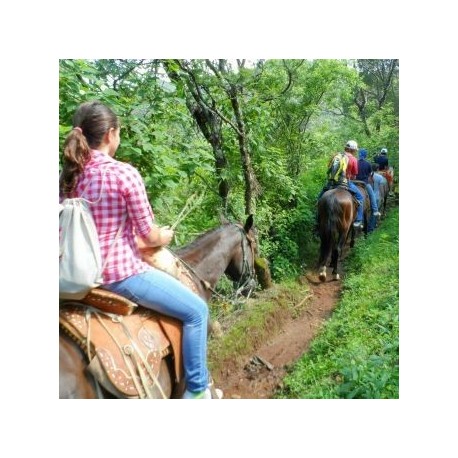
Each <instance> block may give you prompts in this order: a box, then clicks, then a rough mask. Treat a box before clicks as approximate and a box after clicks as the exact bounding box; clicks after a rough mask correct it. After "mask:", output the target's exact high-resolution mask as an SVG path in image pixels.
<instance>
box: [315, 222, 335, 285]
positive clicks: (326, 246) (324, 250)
mask: <svg viewBox="0 0 458 458" xmlns="http://www.w3.org/2000/svg"><path fill="white" fill-rule="evenodd" d="M320 239H321V243H320V259H319V261H318V266H319V268H318V278H319V279H320V281H323V282H324V281H326V261H327V260H328V258H329V255H330V254H331V247H332V236H331V233H330V231H329V230H326V231H325V232H322V230H321V229H320Z"/></svg>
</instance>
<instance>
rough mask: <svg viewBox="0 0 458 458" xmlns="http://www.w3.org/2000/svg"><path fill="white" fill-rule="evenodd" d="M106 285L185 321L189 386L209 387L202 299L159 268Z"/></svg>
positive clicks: (185, 362) (206, 314) (158, 310)
mask: <svg viewBox="0 0 458 458" xmlns="http://www.w3.org/2000/svg"><path fill="white" fill-rule="evenodd" d="M103 288H105V289H107V290H109V291H113V292H114V293H117V294H119V295H121V296H124V297H126V298H127V299H129V300H131V301H132V302H136V303H137V304H139V305H142V306H143V307H146V308H148V309H151V310H154V311H156V312H159V313H162V314H164V315H168V316H171V317H173V318H177V319H178V320H180V321H182V322H183V366H184V373H185V380H186V388H187V389H188V390H189V391H203V390H205V389H206V388H207V385H208V369H207V323H208V306H207V304H206V302H205V301H204V300H203V299H201V298H200V297H199V296H198V295H197V294H194V293H193V292H192V291H191V290H190V289H188V288H187V287H186V286H184V285H183V284H182V283H180V282H179V281H178V280H177V279H175V278H173V277H172V276H171V275H169V274H166V273H165V272H162V271H161V270H158V269H151V270H148V271H146V272H142V273H140V274H136V275H132V276H130V277H128V278H126V279H124V280H121V281H118V282H115V283H110V284H107V285H103Z"/></svg>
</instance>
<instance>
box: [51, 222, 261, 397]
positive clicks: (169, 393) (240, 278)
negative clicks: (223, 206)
mask: <svg viewBox="0 0 458 458" xmlns="http://www.w3.org/2000/svg"><path fill="white" fill-rule="evenodd" d="M256 253H257V248H256V245H255V236H254V229H253V217H252V215H250V216H249V217H248V219H247V220H246V223H245V225H244V226H242V225H241V224H231V223H227V224H224V225H222V226H220V227H218V228H215V229H212V230H210V231H208V232H206V233H204V234H203V235H201V236H200V237H198V238H197V239H196V240H195V241H194V242H192V243H191V244H189V245H188V246H185V247H183V248H181V249H179V250H177V251H176V255H177V257H178V258H179V259H181V260H182V261H183V263H184V266H186V268H187V276H188V278H190V279H192V282H193V285H191V286H192V289H194V291H196V292H197V294H199V295H200V296H201V297H202V298H203V299H204V300H205V301H207V302H208V300H209V299H210V297H211V295H212V292H213V291H214V287H215V285H216V283H217V282H218V280H219V279H220V278H221V277H222V276H223V275H224V274H227V275H228V277H230V278H231V279H232V280H233V281H234V282H236V288H237V290H238V291H239V292H242V293H245V294H247V292H249V291H251V290H252V289H253V288H254V286H255V285H256V281H255V275H256V274H255V269H254V261H255V255H256ZM188 286H190V285H188ZM134 305H135V304H134ZM77 307H78V308H79V309H82V310H85V308H87V306H86V305H84V304H83V303H80V304H79V305H78V306H77ZM89 309H90V308H89ZM61 310H62V309H61ZM67 313H69V314H71V313H72V309H71V308H70V311H69V312H67ZM86 313H87V312H86ZM142 313H149V311H145V309H143V308H142V307H139V308H138V310H136V311H134V313H132V315H130V316H122V317H121V318H122V320H121V319H120V318H119V317H118V318H116V316H115V317H114V318H113V316H112V315H109V316H108V317H102V316H101V315H100V314H98V313H95V314H94V316H95V318H97V320H98V322H99V323H100V325H101V326H104V327H105V326H106V324H104V323H107V322H108V321H110V320H115V319H116V320H118V321H123V322H124V323H125V325H126V326H127V324H129V323H130V322H131V321H132V320H133V319H134V318H135V319H137V320H138V319H139V318H138V316H139V315H140V323H144V322H143V321H141V320H143V318H142V317H143V315H142ZM157 315H159V314H157ZM162 318H163V320H164V322H165V323H167V320H171V321H173V320H172V319H170V318H168V317H163V316H162ZM97 320H95V319H94V322H96V323H97ZM104 320H105V321H104ZM81 321H84V315H83V319H82V320H81ZM83 324H84V323H83ZM161 324H162V322H161ZM123 326H124V325H123ZM141 326H142V329H143V328H144V326H143V325H141ZM155 326H157V335H156V336H153V340H154V341H157V342H159V343H160V344H161V345H160V347H158V348H159V351H155V352H154V355H153V354H152V353H153V352H149V353H148V352H147V353H148V358H149V357H150V356H151V358H153V359H154V358H156V361H155V363H156V367H155V371H156V372H155V373H153V374H152V373H151V368H146V369H147V372H148V374H149V375H151V377H152V379H153V380H154V382H155V383H154V386H153V387H152V388H151V389H150V390H149V392H148V393H147V396H145V395H143V396H140V397H152V398H157V397H164V398H170V397H180V395H181V392H182V389H183V380H181V382H180V381H179V378H178V377H177V372H178V369H177V364H176V361H177V359H178V358H176V356H177V355H174V354H173V351H174V348H176V347H173V346H172V344H171V342H169V340H167V336H166V335H164V332H163V329H164V328H163V327H162V328H161V326H159V325H156V324H155ZM60 331H62V328H60ZM140 331H141V330H140ZM140 331H139V333H140ZM149 336H150V337H149V338H150V340H151V333H150V334H149ZM145 340H148V339H145ZM178 345H179V344H178ZM125 347H126V345H124V347H123V348H125ZM133 347H134V349H135V344H134V345H133ZM88 353H89V354H91V353H92V355H91V356H94V353H93V352H91V351H90V348H85V346H84V339H83V341H80V342H78V344H77V343H75V342H74V340H72V339H71V338H69V337H68V336H67V335H66V334H65V333H64V332H60V333H59V397H60V398H73V399H75V398H103V397H133V398H134V397H139V396H137V395H132V396H128V395H125V396H119V393H118V392H116V391H115V392H113V391H111V392H110V390H109V389H108V391H107V390H106V389H107V385H105V384H102V386H103V387H104V388H101V387H100V385H99V383H96V382H95V379H94V377H93V376H92V375H91V373H93V372H92V369H91V366H93V365H94V364H93V363H94V362H96V361H95V360H97V359H98V358H96V357H93V358H92V359H91V361H90V362H89V361H88ZM150 353H151V354H150ZM123 357H124V359H126V358H125V356H123ZM147 361H148V362H149V359H148V360H147ZM88 367H89V370H90V371H91V373H90V371H89V370H88ZM144 367H145V366H144ZM118 372H122V371H119V370H118ZM118 375H119V374H118ZM131 375H132V374H131ZM122 376H123V377H125V378H129V377H128V376H126V374H125V373H123V374H122ZM130 378H131V379H137V378H141V374H140V377H136V376H134V375H132V377H130ZM99 381H100V380H99ZM134 382H135V383H137V384H138V381H135V380H134ZM179 382H180V383H179ZM138 392H140V390H139V391H138ZM143 394H144V393H143Z"/></svg>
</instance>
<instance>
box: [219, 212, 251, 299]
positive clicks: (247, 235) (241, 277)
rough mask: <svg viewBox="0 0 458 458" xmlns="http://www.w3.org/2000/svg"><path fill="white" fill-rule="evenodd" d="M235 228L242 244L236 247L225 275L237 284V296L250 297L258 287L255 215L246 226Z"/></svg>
mask: <svg viewBox="0 0 458 458" xmlns="http://www.w3.org/2000/svg"><path fill="white" fill-rule="evenodd" d="M235 226H236V227H237V229H238V230H239V232H240V242H239V243H237V245H236V246H235V249H234V251H233V255H232V258H231V260H230V262H229V264H228V266H227V269H226V272H225V273H226V275H227V276H228V277H229V278H230V279H231V280H232V281H233V282H234V283H235V284H236V288H237V292H236V294H243V295H244V296H249V295H250V294H251V292H252V291H253V290H254V288H255V287H256V272H255V268H254V262H255V259H256V255H257V252H258V249H257V245H256V237H255V234H254V227H253V215H250V216H249V217H248V218H247V220H246V222H245V225H244V226H242V225H241V224H235Z"/></svg>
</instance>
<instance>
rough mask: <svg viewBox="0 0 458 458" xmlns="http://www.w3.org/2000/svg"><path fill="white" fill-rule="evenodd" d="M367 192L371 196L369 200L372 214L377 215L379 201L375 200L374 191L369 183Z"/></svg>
mask: <svg viewBox="0 0 458 458" xmlns="http://www.w3.org/2000/svg"><path fill="white" fill-rule="evenodd" d="M366 191H367V194H368V195H369V200H370V202H371V210H372V213H375V212H377V211H378V207H377V199H376V198H375V194H374V189H373V188H372V186H371V185H370V184H369V183H366Z"/></svg>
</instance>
